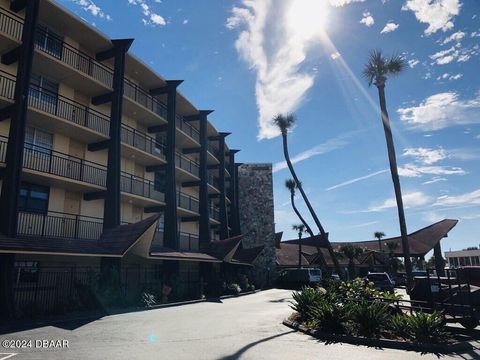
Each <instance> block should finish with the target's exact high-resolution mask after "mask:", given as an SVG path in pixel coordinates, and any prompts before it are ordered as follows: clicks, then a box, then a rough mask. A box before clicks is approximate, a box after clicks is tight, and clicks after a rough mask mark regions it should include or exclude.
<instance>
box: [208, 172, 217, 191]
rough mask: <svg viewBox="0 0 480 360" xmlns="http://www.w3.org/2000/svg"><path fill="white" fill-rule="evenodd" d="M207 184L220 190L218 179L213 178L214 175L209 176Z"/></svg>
mask: <svg viewBox="0 0 480 360" xmlns="http://www.w3.org/2000/svg"><path fill="white" fill-rule="evenodd" d="M207 182H208V184H209V185H211V186H213V187H214V188H215V189H219V188H220V184H219V181H218V178H217V177H215V176H213V175H212V174H208V177H207Z"/></svg>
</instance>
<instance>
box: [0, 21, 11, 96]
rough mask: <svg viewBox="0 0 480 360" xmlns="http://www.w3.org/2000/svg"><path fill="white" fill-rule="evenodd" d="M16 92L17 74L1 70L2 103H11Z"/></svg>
mask: <svg viewBox="0 0 480 360" xmlns="http://www.w3.org/2000/svg"><path fill="white" fill-rule="evenodd" d="M0 14H1V13H0ZM14 94H15V76H13V75H11V74H9V73H7V72H5V71H2V70H0V98H1V102H2V105H8V104H10V103H11V102H12V101H13V99H14V97H15V95H14Z"/></svg>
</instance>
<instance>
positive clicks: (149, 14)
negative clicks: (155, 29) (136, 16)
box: [128, 0, 167, 26]
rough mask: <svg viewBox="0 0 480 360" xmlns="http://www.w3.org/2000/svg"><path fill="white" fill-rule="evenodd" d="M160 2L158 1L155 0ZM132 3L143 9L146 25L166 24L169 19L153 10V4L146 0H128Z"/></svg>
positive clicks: (144, 23)
mask: <svg viewBox="0 0 480 360" xmlns="http://www.w3.org/2000/svg"><path fill="white" fill-rule="evenodd" d="M155 2H156V3H158V1H155ZM128 3H129V4H130V5H135V6H139V7H140V9H141V10H142V14H143V18H142V23H143V25H145V26H148V25H149V26H165V25H167V21H166V20H165V18H164V17H163V16H161V15H160V14H157V13H156V12H154V11H152V9H151V6H150V5H149V3H148V2H147V1H146V0H128Z"/></svg>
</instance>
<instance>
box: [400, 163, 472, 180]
mask: <svg viewBox="0 0 480 360" xmlns="http://www.w3.org/2000/svg"><path fill="white" fill-rule="evenodd" d="M466 173H467V172H466V171H465V170H463V169H462V168H460V167H454V166H421V165H418V164H405V165H403V166H400V167H399V168H398V174H399V175H400V176H404V177H422V176H423V175H465V174H466Z"/></svg>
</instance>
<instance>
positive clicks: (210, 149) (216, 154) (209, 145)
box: [207, 141, 220, 159]
mask: <svg viewBox="0 0 480 360" xmlns="http://www.w3.org/2000/svg"><path fill="white" fill-rule="evenodd" d="M207 150H208V152H209V153H210V154H212V155H213V156H214V157H216V158H217V159H220V151H219V150H218V147H217V146H215V145H213V144H212V143H211V142H210V141H209V142H208V143H207Z"/></svg>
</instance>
